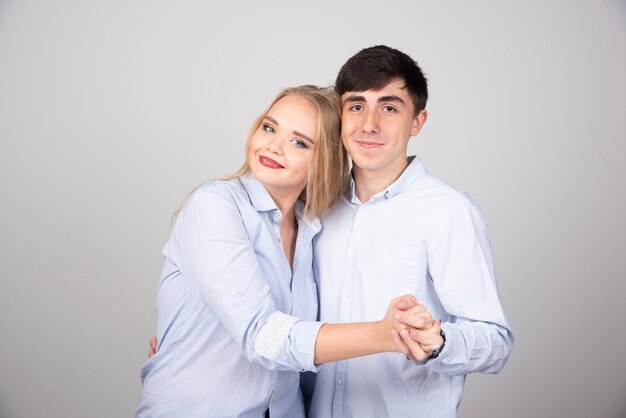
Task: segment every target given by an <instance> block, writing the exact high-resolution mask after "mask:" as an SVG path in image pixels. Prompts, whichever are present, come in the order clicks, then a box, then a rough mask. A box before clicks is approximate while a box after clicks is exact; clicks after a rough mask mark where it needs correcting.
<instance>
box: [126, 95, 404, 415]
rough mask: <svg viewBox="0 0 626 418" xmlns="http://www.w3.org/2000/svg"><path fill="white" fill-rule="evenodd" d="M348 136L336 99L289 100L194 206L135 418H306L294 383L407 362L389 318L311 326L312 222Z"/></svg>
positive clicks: (181, 217)
mask: <svg viewBox="0 0 626 418" xmlns="http://www.w3.org/2000/svg"><path fill="white" fill-rule="evenodd" d="M339 130H340V108H339V98H338V96H337V95H336V94H335V93H334V92H333V91H332V90H330V89H322V88H318V87H314V86H301V87H295V88H290V89H286V90H284V91H283V92H281V93H280V94H279V95H278V96H277V97H276V99H274V101H273V102H272V104H271V105H270V106H269V107H268V108H267V110H266V111H265V112H264V113H263V114H262V115H261V116H260V117H259V118H258V119H257V121H256V122H255V124H254V125H253V126H252V129H251V130H250V133H249V135H248V140H247V145H246V163H245V164H244V165H243V167H242V168H241V169H240V170H239V171H238V172H237V173H236V174H235V175H234V176H233V177H232V178H230V179H227V180H223V181H213V182H209V183H207V184H205V185H203V186H201V187H199V188H198V189H196V190H195V191H194V192H193V193H192V194H191V196H190V197H189V199H188V200H187V202H186V203H185V205H184V206H183V208H182V209H181V211H180V213H179V214H178V217H177V219H176V222H175V225H174V227H173V230H172V233H171V236H170V238H169V240H168V242H167V243H166V245H165V247H164V249H163V254H164V256H165V266H164V268H163V272H162V276H161V277H162V278H161V281H160V285H159V291H158V297H157V314H158V335H157V336H158V341H159V343H160V346H159V349H158V354H157V355H155V356H153V357H152V358H150V359H149V360H148V361H147V363H146V364H145V365H144V367H143V368H142V380H143V391H142V397H141V402H140V405H139V408H138V410H137V416H142V417H143V416H171V415H175V416H185V417H187V416H189V417H192V416H194V417H195V416H211V417H220V416H224V417H248V416H250V417H262V416H263V414H264V413H265V412H266V411H267V410H268V409H269V413H270V415H271V416H272V417H281V416H284V417H300V416H304V411H303V404H302V396H301V394H300V390H299V384H298V383H299V373H298V371H302V370H313V371H315V370H316V364H321V363H325V362H328V361H337V360H341V359H346V358H351V357H356V356H361V355H366V354H373V353H377V352H382V351H399V349H398V348H397V346H396V345H395V343H394V342H393V340H392V339H391V337H390V335H391V330H392V329H393V319H392V318H391V314H390V312H391V310H390V311H389V312H388V314H387V315H386V317H385V318H384V320H382V321H379V322H373V323H360V324H321V323H319V322H315V321H314V320H315V318H316V317H317V309H318V308H317V287H316V283H315V279H314V277H313V274H312V267H311V266H312V245H311V241H312V239H313V237H314V236H315V234H316V233H317V232H318V231H319V230H320V228H321V225H320V222H319V220H318V219H317V218H316V216H317V215H319V214H320V213H321V212H323V211H324V210H325V209H327V208H328V207H329V206H330V205H331V204H332V203H333V202H334V201H335V199H337V198H338V197H339V196H340V194H341V192H342V191H343V190H344V189H345V186H346V181H347V158H346V155H345V151H344V150H343V147H342V146H341V141H340V137H339ZM392 304H394V303H392ZM390 306H391V305H390Z"/></svg>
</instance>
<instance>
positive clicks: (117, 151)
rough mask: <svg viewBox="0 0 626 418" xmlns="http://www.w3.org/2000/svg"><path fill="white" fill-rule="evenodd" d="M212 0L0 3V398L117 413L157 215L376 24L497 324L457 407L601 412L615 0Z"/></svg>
mask: <svg viewBox="0 0 626 418" xmlns="http://www.w3.org/2000/svg"><path fill="white" fill-rule="evenodd" d="M226 3H227V2H219V3H217V4H219V5H215V3H214V2H208V1H206V2H204V1H189V0H182V1H176V2H174V1H146V0H144V1H126V0H125V1H121V0H108V1H70V0H56V1H43V0H39V1H37V0H30V1H28V0H24V1H17V0H0V139H1V145H2V148H1V152H0V193H1V196H2V205H1V206H0V207H1V209H0V210H1V216H0V257H1V259H0V260H1V263H2V266H3V267H2V277H1V279H0V335H2V337H1V342H0V416H2V417H37V416H48V417H87V416H89V417H118V416H119V417H121V416H130V415H131V414H132V413H133V411H134V408H135V405H136V403H137V401H138V397H139V392H140V381H139V367H140V366H141V364H142V362H143V361H144V359H145V358H146V350H147V342H148V338H149V337H150V336H151V335H153V334H154V328H155V327H154V323H155V315H154V296H155V290H156V284H157V280H158V276H159V270H160V267H161V256H160V249H161V246H162V245H163V243H164V241H165V239H166V236H167V233H168V228H169V221H170V216H171V215H172V212H173V211H174V210H175V209H176V207H177V206H178V205H179V203H180V202H181V200H182V198H183V197H184V196H185V194H186V193H187V192H188V191H190V190H191V189H192V188H193V187H194V186H196V185H197V184H199V183H200V182H202V181H204V180H207V179H210V178H213V177H216V176H220V175H223V174H226V173H230V172H232V171H234V170H235V169H236V168H237V167H238V166H239V164H240V162H241V161H242V158H243V153H242V151H243V138H244V135H245V132H246V130H247V128H248V125H249V124H250V123H251V122H252V120H253V118H254V117H255V116H256V115H257V114H258V113H259V112H260V111H261V110H262V108H263V107H264V106H265V104H266V103H267V102H269V100H271V99H272V98H273V96H274V94H275V93H276V92H277V91H278V90H279V89H280V88H282V87H285V86H290V85H295V84H302V83H316V84H331V83H332V81H333V79H334V76H335V74H336V72H337V71H338V69H339V67H340V66H341V64H342V63H343V62H344V61H345V60H346V59H347V58H348V57H349V56H350V55H352V54H353V53H355V52H356V51H358V50H359V49H361V48H363V47H366V46H371V45H374V44H379V43H385V44H389V45H392V46H395V47H397V48H399V49H401V50H404V51H406V52H407V53H409V54H410V55H412V56H413V57H415V58H416V59H417V60H418V62H419V63H420V65H421V66H422V67H423V68H424V70H425V72H426V73H427V75H428V77H429V80H430V89H431V94H432V99H431V101H430V103H429V106H428V108H429V111H430V117H429V120H428V123H427V125H426V127H425V129H424V130H423V131H422V133H421V134H420V135H419V137H418V138H416V139H414V140H413V143H412V144H411V151H412V152H413V153H418V154H419V155H420V156H421V157H422V159H423V161H424V162H425V164H426V166H427V167H428V168H429V169H430V171H432V172H434V173H435V174H437V175H439V176H441V177H443V178H445V179H446V180H448V181H449V182H451V183H452V184H454V185H456V186H457V187H458V188H460V189H463V190H467V191H468V192H469V193H470V194H471V195H472V197H473V198H474V199H475V200H477V201H478V203H479V204H480V206H481V207H482V208H483V210H484V212H485V213H486V215H487V219H488V220H489V225H490V228H491V231H492V238H493V240H492V243H493V251H494V255H495V260H496V269H497V272H498V276H499V285H500V291H501V296H502V300H503V303H504V306H505V308H506V311H507V314H508V316H509V319H510V321H511V323H512V325H513V327H514V330H515V332H516V337H517V343H516V346H515V349H514V352H513V355H512V357H511V359H510V362H509V364H508V365H507V367H506V368H505V369H504V371H503V372H502V373H501V374H500V375H499V376H496V377H494V376H478V375H477V376H470V377H469V378H468V384H467V386H466V393H465V397H464V401H463V404H462V407H461V415H462V416H463V417H481V418H485V417H503V416H506V417H623V416H625V415H626V400H625V397H624V395H625V394H626V361H624V360H623V354H622V353H623V352H624V351H625V349H626V333H625V331H624V327H623V319H624V314H623V311H622V309H621V308H619V306H620V305H622V306H623V303H621V302H622V299H623V295H624V294H626V289H625V287H626V286H625V284H624V283H625V280H626V274H625V271H626V269H625V259H626V257H625V251H624V250H625V245H624V235H625V233H626V228H625V222H624V217H623V216H624V215H623V214H624V213H626V196H625V190H626V187H625V184H624V183H625V181H624V179H626V173H625V171H626V170H625V168H624V164H623V161H622V160H623V159H624V155H626V146H625V145H624V142H625V141H624V140H625V139H626V128H625V124H624V122H623V120H624V117H623V115H624V113H625V111H626V104H625V101H626V82H625V81H624V77H625V74H626V4H625V2H624V1H617V0H600V1H594V2H591V1H587V2H586V1H538V0H533V1H524V2H522V1H520V2H511V1H503V2H497V1H490V2H487V1H465V2H461V1H459V2H452V1H438V2H434V1H428V2H427V1H410V2H409V1H397V2H380V1H371V0H367V1H360V2H341V1H332V2H331V1H316V2H307V3H305V4H297V5H296V4H295V3H296V2H287V1H284V2H276V1H265V2H257V3H252V2H250V4H246V5H244V4H242V3H239V2H231V3H230V4H226ZM298 3H300V2H298Z"/></svg>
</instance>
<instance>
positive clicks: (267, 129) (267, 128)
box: [263, 124, 276, 134]
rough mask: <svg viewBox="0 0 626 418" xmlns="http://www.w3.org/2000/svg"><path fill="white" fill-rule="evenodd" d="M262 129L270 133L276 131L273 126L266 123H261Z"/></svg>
mask: <svg viewBox="0 0 626 418" xmlns="http://www.w3.org/2000/svg"><path fill="white" fill-rule="evenodd" d="M263 130H264V131H266V132H269V133H271V134H273V133H275V132H276V130H275V129H274V128H273V127H271V126H270V125H266V124H263Z"/></svg>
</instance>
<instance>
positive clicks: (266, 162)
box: [259, 155, 285, 168]
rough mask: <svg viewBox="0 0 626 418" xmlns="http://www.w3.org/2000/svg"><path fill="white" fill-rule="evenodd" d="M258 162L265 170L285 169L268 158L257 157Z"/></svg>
mask: <svg viewBox="0 0 626 418" xmlns="http://www.w3.org/2000/svg"><path fill="white" fill-rule="evenodd" d="M259 162H260V163H261V165H263V166H265V167H267V168H285V167H283V165H282V164H280V163H278V162H276V161H274V160H272V159H271V158H268V157H264V156H262V155H261V156H259Z"/></svg>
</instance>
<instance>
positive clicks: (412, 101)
mask: <svg viewBox="0 0 626 418" xmlns="http://www.w3.org/2000/svg"><path fill="white" fill-rule="evenodd" d="M335 89H336V90H337V92H338V93H339V95H340V96H341V100H342V140H343V144H344V146H345V148H346V150H347V151H348V153H349V154H350V156H351V158H352V162H353V171H352V176H353V178H352V183H351V187H350V190H349V191H348V193H347V195H346V198H345V199H342V200H341V201H340V202H339V203H337V204H335V206H333V207H332V208H331V209H330V210H329V211H328V212H327V213H326V214H325V215H324V216H323V218H322V221H323V225H324V227H323V229H322V232H321V233H320V234H319V235H318V236H317V237H316V243H315V245H316V246H315V261H314V268H315V271H316V277H317V280H318V286H319V293H320V316H321V318H320V319H321V321H323V322H353V321H370V320H375V319H377V318H380V317H381V316H382V315H383V314H384V313H385V310H386V308H387V304H388V301H389V300H390V299H391V298H393V297H394V296H395V295H399V294H405V293H406V294H414V295H416V297H417V298H418V299H419V300H420V301H421V302H422V303H424V304H425V305H426V306H427V308H428V310H429V312H430V313H431V315H432V317H433V318H440V320H441V329H442V330H443V333H441V334H440V335H441V337H442V338H441V339H439V340H438V341H437V345H442V347H441V348H439V349H436V350H434V352H433V348H434V347H433V346H432V345H430V344H431V343H432V341H433V337H432V332H433V329H434V332H436V333H439V328H438V326H437V327H433V328H431V329H430V330H424V331H423V332H415V331H412V332H411V333H410V334H409V333H408V332H407V331H402V333H401V335H400V336H399V337H398V336H397V335H396V336H395V338H396V340H397V343H398V344H399V345H401V346H403V351H404V352H405V354H407V355H410V356H411V357H412V358H416V359H417V360H420V361H413V360H407V359H406V358H404V357H402V356H398V355H397V354H393V353H388V354H377V355H373V356H368V357H361V358H357V359H353V360H348V361H341V362H338V363H328V364H324V365H322V366H321V368H320V370H319V372H318V373H317V377H316V384H315V389H314V392H313V397H312V400H311V407H310V412H309V415H310V416H311V417H331V416H332V417H401V416H411V417H428V418H433V417H456V416H457V407H458V405H459V402H460V400H461V396H462V392H463V384H464V381H465V375H466V374H468V373H472V372H481V373H497V372H498V371H500V369H501V368H502V367H503V366H504V364H505V362H506V360H507V358H508V355H509V352H510V350H511V347H512V343H513V336H512V333H511V329H510V326H509V325H508V322H507V320H506V318H505V315H504V312H503V310H502V307H501V305H500V302H499V299H498V294H497V288H496V281H495V275H494V270H493V264H492V260H491V253H490V248H489V234H488V231H487V227H486V224H485V221H484V219H483V217H482V214H481V213H480V210H479V209H478V208H477V206H476V205H475V204H474V203H473V202H472V200H471V199H470V198H469V197H468V196H467V195H465V194H463V193H460V192H458V191H457V190H455V189H453V188H452V187H451V186H449V185H447V184H446V183H444V182H443V181H441V180H439V179H437V178H436V177H434V176H432V175H431V174H429V173H428V172H427V171H426V170H425V168H424V166H423V165H422V163H421V162H420V161H419V159H417V158H412V159H411V158H409V159H407V157H406V152H407V144H408V141H409V138H410V137H411V136H415V135H417V134H418V133H419V131H420V130H421V128H422V127H423V125H424V123H425V122H426V119H427V112H426V110H425V106H426V101H427V98H428V92H427V83H426V79H425V78H424V75H423V73H422V71H421V69H420V68H419V67H418V66H417V64H416V63H415V62H414V61H413V60H412V59H411V58H410V57H409V56H407V55H406V54H404V53H402V52H400V51H397V50H395V49H392V48H389V47H386V46H376V47H372V48H367V49H364V50H362V51H360V52H359V53H357V54H356V55H355V56H353V57H352V58H350V59H349V60H348V61H347V62H346V64H345V65H344V66H343V67H342V68H341V70H340V72H339V75H338V76H337V80H336V83H335ZM413 318H415V317H413ZM399 319H400V320H401V321H404V322H405V323H408V324H411V325H414V326H416V327H417V328H420V325H421V324H419V323H411V322H410V321H411V319H410V317H409V316H408V315H406V316H405V315H403V314H400V317H399ZM444 335H445V342H444V340H443V336H444ZM435 348H436V347H435Z"/></svg>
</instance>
